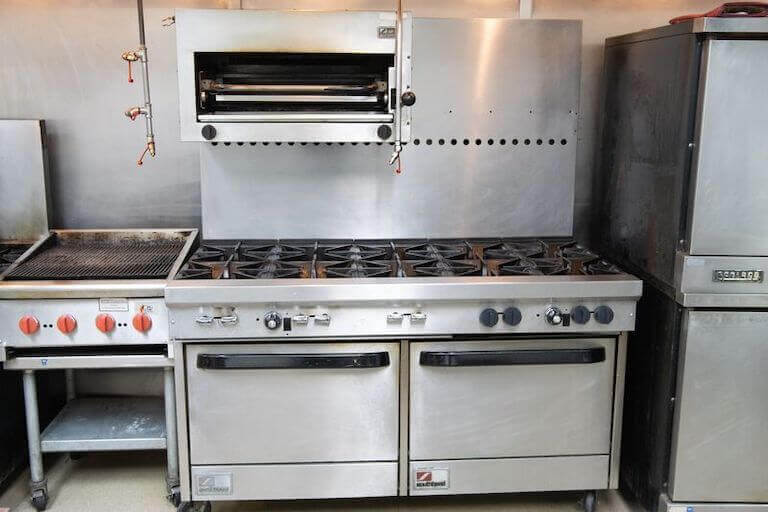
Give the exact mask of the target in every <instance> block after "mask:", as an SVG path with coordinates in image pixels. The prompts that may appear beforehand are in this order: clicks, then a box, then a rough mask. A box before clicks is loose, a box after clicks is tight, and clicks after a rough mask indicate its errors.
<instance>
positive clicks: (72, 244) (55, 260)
mask: <svg viewBox="0 0 768 512" xmlns="http://www.w3.org/2000/svg"><path fill="white" fill-rule="evenodd" d="M183 247H184V241H183V240H131V241H127V240H119V241H118V240H65V241H61V240H55V241H54V242H53V245H51V246H49V247H48V248H44V249H42V250H41V251H40V252H39V253H37V254H35V255H33V256H31V257H30V258H29V259H28V260H27V261H25V262H23V263H21V264H20V265H19V266H17V267H16V268H14V269H13V270H11V271H10V272H9V273H8V275H6V276H5V279H6V280H9V281H21V280H23V281H27V280H28V281H40V280H46V281H47V280H67V281H70V280H86V279H165V278H166V277H167V276H168V273H169V272H170V270H171V267H172V266H173V263H174V262H175V261H176V258H177V257H178V255H179V253H180V252H181V250H182V249H183Z"/></svg>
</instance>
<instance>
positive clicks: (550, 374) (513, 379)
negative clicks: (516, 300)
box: [410, 339, 616, 485]
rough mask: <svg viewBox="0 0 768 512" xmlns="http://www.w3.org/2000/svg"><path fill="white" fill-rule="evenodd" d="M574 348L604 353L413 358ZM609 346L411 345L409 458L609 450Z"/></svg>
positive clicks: (593, 342) (612, 346)
mask: <svg viewBox="0 0 768 512" xmlns="http://www.w3.org/2000/svg"><path fill="white" fill-rule="evenodd" d="M582 348H586V349H590V348H601V349H604V355H605V358H604V360H603V361H597V362H593V363H588V364H562V363H559V364H542V363H539V364H535V363H534V364H531V363H529V364H526V365H514V366H483V365H479V366H467V367H452V366H447V367H438V366H427V365H425V364H424V363H425V362H424V361H423V360H421V358H423V357H425V354H428V353H430V352H434V351H438V352H439V351H451V352H457V353H464V352H468V353H470V354H471V353H472V352H475V351H492V352H495V353H496V352H502V351H523V350H541V351H550V352H557V351H558V350H562V349H582ZM615 351H616V341H615V339H583V340H514V341H513V340H509V341H494V342H423V343H413V344H411V362H412V363H411V382H410V384H411V393H410V400H411V428H410V458H411V460H412V461H418V460H436V459H437V460H440V459H472V458H499V457H535V456H562V455H598V454H608V453H610V442H611V425H612V411H613V383H614V365H615ZM606 477H607V471H606ZM605 484H607V481H606V482H605V483H604V484H603V485H605Z"/></svg>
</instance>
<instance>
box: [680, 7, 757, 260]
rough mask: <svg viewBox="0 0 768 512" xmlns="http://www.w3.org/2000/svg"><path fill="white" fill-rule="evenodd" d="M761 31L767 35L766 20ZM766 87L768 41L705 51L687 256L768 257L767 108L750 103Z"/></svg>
mask: <svg viewBox="0 0 768 512" xmlns="http://www.w3.org/2000/svg"><path fill="white" fill-rule="evenodd" d="M763 26H764V27H765V29H766V32H768V23H766V22H765V20H763ZM766 81H768V41H765V40H762V41H761V40H751V41H749V40H746V41H745V40H710V41H707V42H706V43H705V44H704V52H703V55H702V70H701V85H700V94H699V112H698V115H697V118H698V119H697V126H698V128H697V136H696V141H695V142H696V154H695V157H694V166H693V170H692V173H693V178H692V179H693V190H692V203H693V206H692V211H691V220H690V228H689V229H690V253H691V254H693V255H724V256H725V255H739V256H767V255H768V226H767V225H766V223H765V219H766V218H768V187H766V183H767V181H766V175H765V166H764V162H765V161H766V160H767V159H768V146H766V144H765V140H766V136H768V128H767V127H766V125H765V122H764V120H765V118H766V117H768V106H766V105H765V104H764V102H760V101H758V102H757V103H755V102H754V99H755V98H757V97H758V96H759V95H760V94H762V93H763V92H764V88H763V87H762V84H763V83H765V82H766ZM726 176H727V179H726V178H725V177H726Z"/></svg>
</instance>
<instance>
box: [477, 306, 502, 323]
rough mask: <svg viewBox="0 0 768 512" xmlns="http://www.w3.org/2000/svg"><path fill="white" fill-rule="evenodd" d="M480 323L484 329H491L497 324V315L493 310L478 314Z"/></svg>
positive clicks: (488, 309) (485, 310)
mask: <svg viewBox="0 0 768 512" xmlns="http://www.w3.org/2000/svg"><path fill="white" fill-rule="evenodd" d="M480 323H481V324H483V325H484V326H486V327H493V326H494V325H496V324H497V323H499V313H497V312H496V310H495V309H491V308H487V309H484V310H482V311H481V312H480Z"/></svg>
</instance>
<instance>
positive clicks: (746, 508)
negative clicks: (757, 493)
mask: <svg viewBox="0 0 768 512" xmlns="http://www.w3.org/2000/svg"><path fill="white" fill-rule="evenodd" d="M689 510H694V511H695V512H765V511H766V510H768V503H699V502H688V503H686V502H673V501H671V500H670V499H669V496H667V495H666V494H662V495H661V499H660V500H659V508H658V510H657V512H688V511H689Z"/></svg>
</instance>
